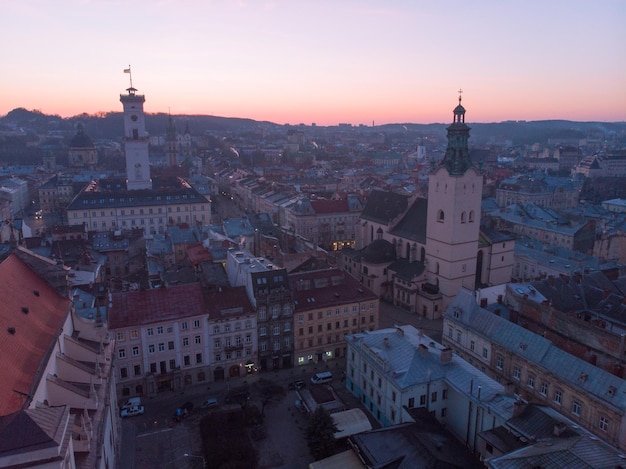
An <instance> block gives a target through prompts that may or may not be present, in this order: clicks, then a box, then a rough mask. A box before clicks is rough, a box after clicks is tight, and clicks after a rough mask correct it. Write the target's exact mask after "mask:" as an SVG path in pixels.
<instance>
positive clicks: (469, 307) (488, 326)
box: [443, 289, 626, 414]
mask: <svg viewBox="0 0 626 469" xmlns="http://www.w3.org/2000/svg"><path fill="white" fill-rule="evenodd" d="M455 308H457V310H456V311H457V313H460V314H458V318H455ZM443 316H444V318H445V319H447V320H450V321H453V322H459V323H461V324H463V325H464V326H465V327H466V328H467V329H469V330H472V331H473V332H475V333H477V334H479V335H482V336H483V337H485V338H486V339H488V340H489V341H491V342H492V343H494V344H496V345H499V346H501V347H503V348H505V349H507V350H509V351H511V352H513V353H514V354H515V355H517V356H519V357H522V358H523V359H525V360H527V361H529V362H531V363H533V364H535V365H537V366H540V367H542V368H544V369H545V370H546V371H547V372H548V373H550V374H552V375H555V376H558V377H559V378H560V379H561V380H562V381H563V382H567V383H568V384H569V385H570V386H572V387H574V388H577V389H578V390H579V391H580V392H582V393H587V394H590V395H593V396H594V397H595V398H596V399H598V400H601V401H603V402H604V403H605V404H608V405H610V406H612V407H614V408H615V410H616V411H617V412H619V413H621V414H624V412H625V410H626V380H623V379H621V378H619V377H617V376H615V375H613V374H611V373H609V372H607V371H604V370H603V369H601V368H598V367H597V366H594V365H592V364H591V363H588V362H586V361H585V360H581V359H579V358H577V357H575V356H574V355H570V354H569V353H567V352H564V351H563V350H561V349H559V348H558V347H557V346H556V345H554V344H553V343H552V342H551V341H549V340H548V339H546V338H544V337H542V336H540V335H538V334H535V333H533V332H531V331H529V330H528V329H525V328H523V327H521V326H518V325H517V324H514V323H512V322H509V321H507V320H506V319H504V318H501V317H499V316H496V315H495V314H493V313H491V312H490V311H488V310H486V309H484V308H481V307H480V306H479V305H477V304H476V300H475V299H474V296H473V295H472V293H471V292H470V291H469V290H466V289H463V290H461V291H460V292H459V294H458V295H457V296H456V297H455V298H454V300H453V301H452V303H451V304H450V306H449V307H448V308H447V309H446V311H445V312H444V315H443Z"/></svg>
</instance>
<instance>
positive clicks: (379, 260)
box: [362, 239, 396, 264]
mask: <svg viewBox="0 0 626 469" xmlns="http://www.w3.org/2000/svg"><path fill="white" fill-rule="evenodd" d="M362 256H363V257H362V259H363V261H364V262H367V263H370V264H383V263H385V262H393V261H395V260H396V249H395V248H394V246H393V244H391V243H390V242H389V241H387V240H385V239H377V240H375V241H372V242H371V243H370V244H368V245H367V246H366V247H365V248H363V251H362Z"/></svg>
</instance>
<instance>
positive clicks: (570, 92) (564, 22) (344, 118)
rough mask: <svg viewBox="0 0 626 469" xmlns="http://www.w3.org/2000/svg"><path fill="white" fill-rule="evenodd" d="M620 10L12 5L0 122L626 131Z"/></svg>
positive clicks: (550, 5)
mask: <svg viewBox="0 0 626 469" xmlns="http://www.w3.org/2000/svg"><path fill="white" fill-rule="evenodd" d="M625 19H626V2H624V1H622V0H599V1H597V2H593V3H591V2H588V1H584V0H572V1H564V0H553V1H547V2H546V1H543V0H529V1H526V2H501V1H497V0H481V1H454V0H453V1H452V2H440V1H436V0H432V1H431V0H426V1H422V0H420V1H415V0H391V1H388V2H382V1H378V0H360V1H359V0H342V1H341V2H336V1H332V0H317V1H307V0H302V1H300V2H293V1H287V0H268V1H263V2H253V1H246V0H214V1H208V0H207V1H201V0H187V1H181V2H173V1H169V0H162V1H157V2H148V1H143V0H138V1H134V2H121V1H119V0H106V1H105V0H91V1H89V0H87V1H79V0H60V1H58V2H49V1H46V0H25V1H20V2H17V1H9V2H3V15H2V18H0V40H2V43H3V44H4V47H3V48H2V51H0V58H1V62H2V64H3V73H2V79H1V83H2V92H1V93H0V116H4V115H6V114H7V113H8V112H10V111H11V110H13V109H15V108H18V107H22V108H26V109H29V110H35V109H36V110H39V111H41V112H43V113H46V114H57V115H60V116H62V117H72V116H76V115H79V114H82V113H88V114H95V113H99V112H120V111H121V110H122V105H121V103H120V102H119V95H120V94H123V93H125V89H126V88H128V86H129V81H128V78H129V75H128V74H124V73H123V72H124V69H126V68H128V67H129V65H130V66H131V67H132V76H133V85H134V86H135V88H137V89H138V93H140V94H144V95H145V96H146V103H145V107H144V109H145V111H146V112H147V113H158V112H165V113H167V112H170V113H172V114H174V115H178V114H203V115H215V116H222V117H241V118H250V119H255V120H259V121H271V122H275V123H278V124H286V123H288V124H299V123H304V124H307V125H309V124H312V123H316V124H318V125H336V124H338V123H350V124H353V125H359V124H364V125H372V123H374V124H376V125H380V124H388V123H421V124H426V123H436V122H438V123H441V122H444V123H445V122H450V121H451V118H452V112H451V111H452V108H453V107H454V106H455V105H456V99H457V97H458V90H459V89H462V90H463V105H464V106H465V107H466V108H467V110H468V113H467V121H468V122H500V121H507V120H527V121H528V120H545V119H567V120H575V121H604V122H616V121H619V122H623V121H626V87H625V86H624V83H626V60H625V59H624V57H625V54H626V47H625V46H626V29H625V28H623V26H622V25H623V22H624V20H625Z"/></svg>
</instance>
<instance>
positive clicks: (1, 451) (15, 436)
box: [0, 406, 69, 457]
mask: <svg viewBox="0 0 626 469" xmlns="http://www.w3.org/2000/svg"><path fill="white" fill-rule="evenodd" d="M68 417H69V407H66V406H60V407H38V408H35V409H27V410H24V411H19V412H15V413H13V414H11V415H6V416H4V417H0V457H2V456H3V455H8V454H10V453H18V452H19V453H23V452H26V451H40V450H43V449H45V448H53V447H55V446H57V447H58V446H61V445H62V444H63V440H64V439H65V436H66V434H69V432H65V431H64V430H65V428H66V424H65V421H66V420H67V419H68Z"/></svg>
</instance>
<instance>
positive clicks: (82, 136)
mask: <svg viewBox="0 0 626 469" xmlns="http://www.w3.org/2000/svg"><path fill="white" fill-rule="evenodd" d="M93 147H94V144H93V141H92V140H91V138H89V136H88V135H87V134H86V133H85V129H84V127H83V124H78V125H77V126H76V135H74V136H73V137H72V140H70V148H93Z"/></svg>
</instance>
